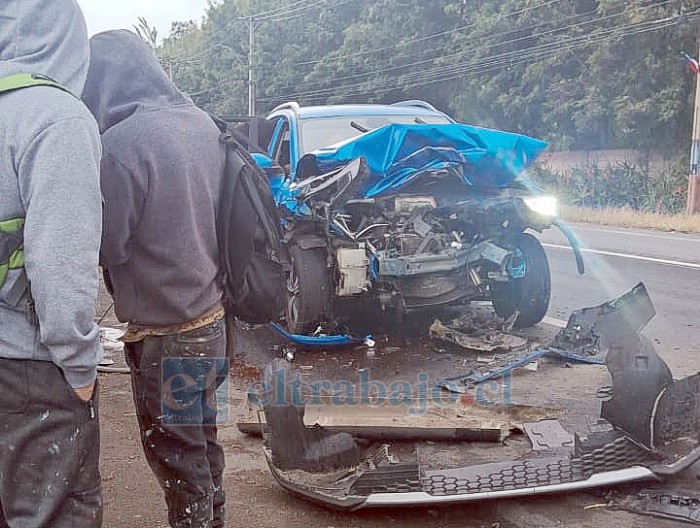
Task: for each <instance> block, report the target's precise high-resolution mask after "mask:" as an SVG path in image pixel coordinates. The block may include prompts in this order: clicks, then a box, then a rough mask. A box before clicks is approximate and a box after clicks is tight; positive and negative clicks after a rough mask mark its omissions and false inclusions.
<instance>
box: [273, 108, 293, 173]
mask: <svg viewBox="0 0 700 528" xmlns="http://www.w3.org/2000/svg"><path fill="white" fill-rule="evenodd" d="M280 126H281V129H280V132H279V134H278V135H277V141H276V143H275V149H274V151H273V154H272V157H273V158H274V160H275V161H276V162H277V163H279V164H280V166H281V167H282V168H283V169H284V172H285V174H289V169H290V164H291V159H292V158H291V152H290V140H289V138H290V135H289V121H287V120H286V119H282V123H281V125H280Z"/></svg>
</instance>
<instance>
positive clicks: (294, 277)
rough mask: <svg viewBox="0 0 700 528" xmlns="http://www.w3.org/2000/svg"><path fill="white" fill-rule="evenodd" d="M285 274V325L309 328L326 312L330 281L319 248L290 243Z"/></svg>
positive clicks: (297, 330)
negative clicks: (290, 261)
mask: <svg viewBox="0 0 700 528" xmlns="http://www.w3.org/2000/svg"><path fill="white" fill-rule="evenodd" d="M290 255H291V259H292V265H291V270H290V273H289V276H288V277H287V285H286V286H287V304H286V307H285V316H286V319H287V328H288V329H289V331H290V332H292V333H294V334H305V333H309V332H313V331H314V330H316V328H317V327H318V325H319V323H322V322H326V321H328V319H329V316H330V313H329V312H330V299H331V292H332V289H331V281H330V270H329V269H328V267H327V252H326V250H325V249H323V248H312V249H302V248H300V247H299V246H292V248H291V250H290Z"/></svg>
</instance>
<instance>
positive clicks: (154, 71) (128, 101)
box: [83, 30, 193, 133]
mask: <svg viewBox="0 0 700 528" xmlns="http://www.w3.org/2000/svg"><path fill="white" fill-rule="evenodd" d="M83 100H84V101H85V104H87V106H88V108H90V111H91V112H92V113H93V115H94V116H95V119H97V124H98V125H99V127H100V133H104V132H105V131H106V130H108V129H109V128H111V127H113V126H114V125H116V124H117V123H120V122H121V121H123V120H124V119H126V118H127V117H129V116H130V115H132V114H134V113H135V112H137V111H140V110H151V109H155V108H163V107H171V106H176V105H183V104H188V105H191V104H193V103H192V100H191V99H190V98H189V97H188V96H187V95H185V94H183V93H182V92H181V91H180V90H178V89H177V87H176V86H175V84H173V82H172V81H171V80H170V79H169V78H168V76H167V75H166V73H165V71H164V70H163V68H162V67H161V65H160V63H159V62H158V59H157V57H156V56H155V54H154V53H153V50H151V48H150V47H149V46H148V45H147V44H146V43H145V42H143V41H142V40H141V38H140V37H139V36H138V35H136V34H135V33H132V32H131V31H127V30H118V31H105V32H104V33H98V34H97V35H94V36H93V37H92V38H91V39H90V69H89V72H88V79H87V82H86V83H85V90H84V92H83Z"/></svg>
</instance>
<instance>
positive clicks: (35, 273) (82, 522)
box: [0, 0, 102, 528]
mask: <svg viewBox="0 0 700 528" xmlns="http://www.w3.org/2000/svg"><path fill="white" fill-rule="evenodd" d="M0 21H1V23H0V79H3V81H4V82H8V80H9V79H17V78H18V77H17V76H21V75H22V74H34V75H36V74H40V75H43V76H48V77H51V78H52V79H54V80H55V81H57V82H58V83H60V84H61V85H63V87H65V88H66V89H67V90H69V91H71V92H72V94H71V93H69V91H66V90H63V89H59V88H56V87H52V86H32V87H24V88H22V89H17V90H12V91H6V92H3V93H2V94H0V116H2V118H1V119H0V149H2V155H0V223H2V224H4V225H5V226H6V227H7V226H8V225H11V224H13V223H14V224H15V226H19V228H18V229H16V230H12V229H10V230H8V232H13V233H14V235H15V236H19V240H20V243H19V246H18V245H17V244H16V242H14V243H13V245H12V246H10V250H11V251H12V256H11V260H10V261H9V262H10V264H9V265H8V264H7V262H8V261H7V260H5V258H6V256H3V260H2V262H5V267H4V269H3V270H2V273H0V527H5V528H7V527H11V528H17V527H21V528H38V527H41V528H49V527H50V528H70V527H75V526H81V527H86V528H91V527H98V526H101V524H102V505H101V500H100V475H99V469H98V458H99V449H100V436H99V426H98V418H97V401H96V395H95V394H93V393H95V392H96V389H95V380H96V367H97V364H98V363H99V361H100V359H101V356H102V350H101V347H100V339H99V328H98V327H97V325H96V324H95V323H94V316H95V300H96V297H97V289H98V252H99V247H100V232H101V229H102V227H101V220H102V205H101V198H100V187H99V165H100V138H99V134H98V130H97V125H96V123H95V120H94V119H93V117H92V116H91V115H90V112H89V111H88V109H87V108H86V107H85V105H84V104H83V103H81V101H80V100H79V99H78V97H79V96H80V93H81V92H82V89H83V83H84V82H85V78H86V75H87V69H88V60H89V57H88V55H89V47H88V38H87V31H86V27H85V20H84V19H83V15H82V13H81V11H80V8H79V7H78V5H77V4H76V3H75V1H74V0H52V1H51V2H46V1H44V0H3V1H2V2H0ZM18 85H22V83H18ZM0 231H2V229H0ZM7 240H8V239H7V237H5V238H3V235H2V233H0V248H2V247H4V249H5V250H7V249H8V245H7ZM12 261H14V262H12ZM8 267H9V268H10V269H9V271H8Z"/></svg>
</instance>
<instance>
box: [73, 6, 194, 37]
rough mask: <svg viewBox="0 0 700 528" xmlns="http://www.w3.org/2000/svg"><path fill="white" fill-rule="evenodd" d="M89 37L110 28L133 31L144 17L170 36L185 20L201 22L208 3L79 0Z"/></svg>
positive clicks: (164, 35)
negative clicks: (173, 28)
mask: <svg viewBox="0 0 700 528" xmlns="http://www.w3.org/2000/svg"><path fill="white" fill-rule="evenodd" d="M77 2H78V4H79V5H80V7H81V9H82V10H83V14H84V15H85V20H86V21H87V26H88V32H89V33H90V35H93V34H95V33H99V32H100V31H105V30H107V29H133V27H134V25H135V24H137V23H138V20H137V19H138V17H144V18H145V19H146V20H147V21H148V23H149V24H150V25H151V26H155V28H156V29H157V30H158V37H159V38H164V37H167V36H168V34H169V33H170V24H171V23H172V22H180V21H186V20H194V21H196V22H197V23H198V24H199V23H200V22H201V21H202V17H203V16H204V11H205V9H206V7H207V0H116V1H115V0H77Z"/></svg>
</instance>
